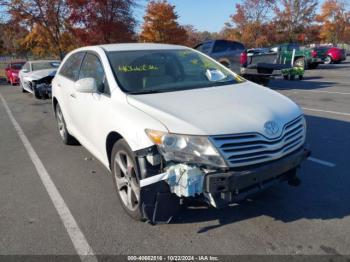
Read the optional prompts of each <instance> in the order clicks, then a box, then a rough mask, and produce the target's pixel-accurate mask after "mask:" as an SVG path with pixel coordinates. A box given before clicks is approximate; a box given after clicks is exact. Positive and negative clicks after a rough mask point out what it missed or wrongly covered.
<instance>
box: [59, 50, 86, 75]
mask: <svg viewBox="0 0 350 262" xmlns="http://www.w3.org/2000/svg"><path fill="white" fill-rule="evenodd" d="M84 55H85V53H84V52H80V53H75V54H73V55H71V56H70V57H69V58H68V59H67V61H66V62H65V63H64V64H63V66H62V68H61V70H60V72H59V74H60V75H61V76H64V77H67V78H69V79H70V80H73V81H77V80H78V77H79V70H80V65H81V61H82V60H83V58H84Z"/></svg>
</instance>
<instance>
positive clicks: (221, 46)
mask: <svg viewBox="0 0 350 262" xmlns="http://www.w3.org/2000/svg"><path fill="white" fill-rule="evenodd" d="M228 49H229V45H228V43H227V41H223V40H218V41H215V45H214V50H213V53H221V52H226V51H228Z"/></svg>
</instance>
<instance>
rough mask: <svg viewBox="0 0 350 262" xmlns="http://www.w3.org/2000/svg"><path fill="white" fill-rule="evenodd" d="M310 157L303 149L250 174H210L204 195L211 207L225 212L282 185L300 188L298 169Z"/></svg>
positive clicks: (253, 169)
mask: <svg viewBox="0 0 350 262" xmlns="http://www.w3.org/2000/svg"><path fill="white" fill-rule="evenodd" d="M309 155H310V151H309V150H307V149H304V148H301V149H299V150H297V151H296V152H294V153H292V154H290V155H288V156H286V157H284V158H282V159H279V160H276V161H273V162H270V163H264V164H263V165H261V166H256V167H250V168H249V169H248V170H244V171H229V172H225V173H211V174H207V175H206V178H205V180H204V191H205V193H206V194H207V195H209V199H210V200H209V201H210V204H211V205H213V206H215V207H217V208H222V207H225V206H227V205H229V204H232V203H236V202H239V201H241V200H243V199H245V198H247V197H248V196H250V195H253V194H254V193H257V192H259V191H262V190H264V189H267V188H268V187H270V186H272V185H274V184H276V183H279V182H283V181H288V182H289V184H290V185H294V186H296V185H298V184H300V181H299V179H298V178H297V177H296V169H297V167H298V166H299V165H300V164H301V162H302V161H303V160H305V159H306V158H307V157H308V156H309Z"/></svg>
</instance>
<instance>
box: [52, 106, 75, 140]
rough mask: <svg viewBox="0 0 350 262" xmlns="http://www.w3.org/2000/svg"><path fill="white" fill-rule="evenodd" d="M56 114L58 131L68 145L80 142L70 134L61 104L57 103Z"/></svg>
mask: <svg viewBox="0 0 350 262" xmlns="http://www.w3.org/2000/svg"><path fill="white" fill-rule="evenodd" d="M55 116H56V121H57V126H58V132H59V134H60V137H61V139H62V141H63V143H64V144H66V145H78V144H79V142H78V141H77V140H76V139H75V137H74V136H72V135H71V134H69V132H68V130H67V125H66V121H65V120H64V117H63V114H62V111H61V107H60V105H59V104H57V105H56V109H55Z"/></svg>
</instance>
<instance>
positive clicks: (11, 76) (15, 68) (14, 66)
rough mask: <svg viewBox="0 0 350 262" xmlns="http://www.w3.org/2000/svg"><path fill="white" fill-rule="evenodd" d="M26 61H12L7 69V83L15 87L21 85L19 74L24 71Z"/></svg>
mask: <svg viewBox="0 0 350 262" xmlns="http://www.w3.org/2000/svg"><path fill="white" fill-rule="evenodd" d="M25 63H26V62H25V61H12V62H10V63H9V64H8V65H7V66H6V68H5V74H6V80H7V83H9V84H11V85H12V86H13V85H16V84H19V77H18V73H19V71H20V70H21V69H22V67H23V65H24V64H25Z"/></svg>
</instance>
